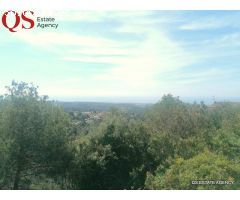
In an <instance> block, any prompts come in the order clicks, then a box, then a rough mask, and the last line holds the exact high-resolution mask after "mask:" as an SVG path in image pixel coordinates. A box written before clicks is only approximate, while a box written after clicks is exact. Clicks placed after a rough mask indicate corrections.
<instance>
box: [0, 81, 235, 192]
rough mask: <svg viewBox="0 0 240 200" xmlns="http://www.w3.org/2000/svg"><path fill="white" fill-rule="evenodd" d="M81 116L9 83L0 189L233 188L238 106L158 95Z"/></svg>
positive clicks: (2, 106)
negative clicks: (129, 107) (150, 101)
mask: <svg viewBox="0 0 240 200" xmlns="http://www.w3.org/2000/svg"><path fill="white" fill-rule="evenodd" d="M81 116H82V115H79V116H74V117H73V116H72V115H71V114H70V113H67V112H65V111H64V110H63V108H62V107H61V106H60V105H59V104H57V103H55V102H52V101H48V99H47V97H46V96H44V97H40V96H39V95H38V91H37V87H35V86H34V85H31V84H27V83H23V82H20V83H17V82H14V81H13V82H12V85H11V86H9V87H7V93H6V94H5V95H3V96H1V97H0V189H240V185H239V182H238V181H239V180H240V105H238V104H233V103H215V104H213V105H212V106H206V105H205V104H204V103H201V104H196V103H195V104H187V103H184V102H182V101H180V100H179V98H178V97H173V96H172V95H165V96H163V97H162V99H161V101H159V102H158V103H156V104H155V105H152V106H150V107H147V108H145V110H144V112H143V113H142V112H141V114H137V115H134V114H132V113H128V112H123V111H120V110H118V109H111V110H110V111H109V112H107V114H106V115H105V116H104V118H103V119H102V120H101V121H98V122H96V123H90V124H86V123H84V121H83V118H82V117H81ZM76 120H79V123H75V122H76ZM197 181H201V182H197ZM204 181H205V182H204ZM209 182H210V183H209ZM203 183H204V184H203Z"/></svg>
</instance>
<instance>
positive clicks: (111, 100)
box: [50, 96, 240, 105]
mask: <svg viewBox="0 0 240 200" xmlns="http://www.w3.org/2000/svg"><path fill="white" fill-rule="evenodd" d="M179 98H180V100H182V101H183V102H186V103H194V102H196V103H200V102H201V101H203V102H204V103H205V104H207V105H210V104H212V103H214V101H216V102H240V97H181V96H180V97H179ZM50 100H57V101H64V102H106V103H135V104H136V103H137V104H152V103H157V102H158V101H159V100H161V97H122V96H121V97H60V96H58V97H53V98H50Z"/></svg>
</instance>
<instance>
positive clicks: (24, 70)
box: [0, 11, 240, 102]
mask: <svg viewBox="0 0 240 200" xmlns="http://www.w3.org/2000/svg"><path fill="white" fill-rule="evenodd" d="M35 15H36V16H52V17H55V18H56V22H57V23H58V24H59V28H58V29H37V28H35V29H34V30H31V31H29V30H28V31H19V32H17V33H10V32H9V31H7V30H6V29H4V28H3V27H0V93H4V86H5V85H9V84H10V82H11V80H13V79H15V80H18V81H26V82H33V83H35V84H36V85H39V86H40V92H41V94H47V95H49V96H50V97H52V98H54V99H59V100H83V101H85V100H90V101H98V100H99V101H136V102H144V101H147V102H153V101H156V100H158V99H160V98H161V96H162V95H163V94H167V93H171V94H173V95H175V96H180V97H182V98H187V97H192V98H196V99H198V98H203V99H204V98H212V97H213V96H215V98H216V99H226V100H228V99H229V100H230V99H233V98H239V97H240V88H239V86H240V78H239V75H240V66H239V63H240V20H239V19H240V11H121V12H120V11H119V12H117V11H105V12H104V11H73V12H63V11H61V12H60V11H58V12H56V13H54V12H51V13H38V12H35Z"/></svg>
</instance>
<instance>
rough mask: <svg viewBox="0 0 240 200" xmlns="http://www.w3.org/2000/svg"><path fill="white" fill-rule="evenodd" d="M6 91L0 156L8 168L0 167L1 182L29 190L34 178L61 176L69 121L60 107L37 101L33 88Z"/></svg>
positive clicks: (25, 86) (21, 86)
mask: <svg viewBox="0 0 240 200" xmlns="http://www.w3.org/2000/svg"><path fill="white" fill-rule="evenodd" d="M8 91H9V92H8V94H6V95H5V96H4V99H3V102H2V106H1V112H0V113H1V119H0V121H1V122H0V124H1V132H0V141H1V143H2V145H1V152H2V151H3V153H1V154H3V156H4V158H3V162H5V163H8V168H5V167H4V164H3V165H1V168H5V170H3V169H2V170H1V171H3V172H2V173H3V174H4V176H3V178H2V179H3V180H2V181H1V182H3V183H4V182H6V180H5V179H7V182H8V183H9V187H10V188H13V189H19V188H28V187H29V180H30V179H31V177H32V176H34V175H36V174H39V173H49V175H55V174H56V173H58V174H61V173H63V169H62V168H64V167H65V163H64V161H65V160H64V159H63V155H64V153H65V152H66V150H67V148H66V144H67V142H68V137H67V134H68V129H69V121H68V117H67V115H66V114H65V113H64V112H63V111H62V110H61V109H60V108H59V107H57V106H55V105H54V104H52V103H50V102H47V101H46V98H45V97H43V98H42V97H39V96H38V93H37V88H35V87H34V86H33V85H28V84H26V83H19V84H18V83H16V82H13V83H12V86H10V87H8ZM64 158H65V157H64ZM2 187H6V185H5V184H4V185H3V186H2Z"/></svg>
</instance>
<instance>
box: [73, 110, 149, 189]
mask: <svg viewBox="0 0 240 200" xmlns="http://www.w3.org/2000/svg"><path fill="white" fill-rule="evenodd" d="M148 140H149V135H148V134H147V132H146V129H145V127H144V126H143V125H142V124H141V123H140V122H136V121H134V120H133V121H132V120H130V119H128V118H127V117H125V116H124V114H123V113H120V112H118V111H114V112H113V113H111V114H109V116H108V118H107V119H105V121H104V122H102V124H101V125H100V126H99V128H98V129H97V130H95V132H93V133H90V134H89V135H87V136H84V137H81V138H79V140H78V141H77V142H76V146H77V148H76V154H75V163H74V164H75V165H74V167H73V168H72V169H74V170H72V172H74V173H73V179H74V183H75V185H76V187H77V188H80V189H130V188H139V187H142V186H143V185H144V180H145V173H146V168H147V167H148V165H147V160H146V159H147V148H148ZM139 155H141V156H139Z"/></svg>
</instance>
